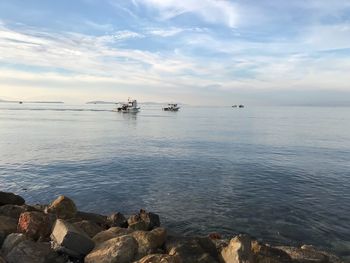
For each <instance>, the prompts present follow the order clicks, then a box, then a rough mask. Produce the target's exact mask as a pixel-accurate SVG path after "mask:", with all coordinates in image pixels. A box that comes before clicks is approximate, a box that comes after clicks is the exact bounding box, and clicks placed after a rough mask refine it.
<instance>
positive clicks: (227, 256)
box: [221, 235, 254, 263]
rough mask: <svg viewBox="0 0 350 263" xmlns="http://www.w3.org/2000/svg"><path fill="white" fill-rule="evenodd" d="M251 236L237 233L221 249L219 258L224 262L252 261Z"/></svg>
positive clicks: (242, 262)
mask: <svg viewBox="0 0 350 263" xmlns="http://www.w3.org/2000/svg"><path fill="white" fill-rule="evenodd" d="M251 242H252V240H251V238H250V237H249V236H248V235H238V236H236V237H234V238H232V239H231V240H230V243H229V244H228V246H227V247H224V248H223V249H222V250H221V259H222V261H223V262H225V263H253V260H254V259H253V253H252V246H251Z"/></svg>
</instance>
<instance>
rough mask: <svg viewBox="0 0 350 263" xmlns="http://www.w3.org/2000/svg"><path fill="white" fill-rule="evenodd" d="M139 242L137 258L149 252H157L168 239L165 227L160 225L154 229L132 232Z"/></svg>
mask: <svg viewBox="0 0 350 263" xmlns="http://www.w3.org/2000/svg"><path fill="white" fill-rule="evenodd" d="M130 235H131V236H132V237H133V238H135V240H136V241H137V244H138V251H137V253H138V255H137V258H142V257H144V256H145V255H147V254H151V253H156V252H157V249H159V248H161V247H162V246H163V245H164V243H165V240H166V237H167V234H166V230H165V228H162V227H159V228H155V229H153V230H152V231H149V232H147V231H135V232H133V233H131V234H130Z"/></svg>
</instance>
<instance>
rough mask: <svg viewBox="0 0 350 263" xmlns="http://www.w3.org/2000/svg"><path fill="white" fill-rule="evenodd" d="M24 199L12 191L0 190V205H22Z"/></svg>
mask: <svg viewBox="0 0 350 263" xmlns="http://www.w3.org/2000/svg"><path fill="white" fill-rule="evenodd" d="M24 203H25V200H24V199H23V198H22V197H21V196H19V195H15V194H13V193H7V192H1V191H0V206H2V205H24Z"/></svg>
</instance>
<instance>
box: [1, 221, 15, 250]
mask: <svg viewBox="0 0 350 263" xmlns="http://www.w3.org/2000/svg"><path fill="white" fill-rule="evenodd" d="M16 230H17V220H16V219H14V218H12V217H8V216H0V248H1V246H2V243H3V242H4V240H5V238H6V237H7V235H9V234H11V233H14V232H16Z"/></svg>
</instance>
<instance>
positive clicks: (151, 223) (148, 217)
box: [140, 209, 160, 230]
mask: <svg viewBox="0 0 350 263" xmlns="http://www.w3.org/2000/svg"><path fill="white" fill-rule="evenodd" d="M140 217H141V220H142V221H144V222H145V223H146V224H147V227H148V230H152V229H153V228H155V227H160V220H159V216H158V215H157V214H154V213H151V212H146V211H145V210H142V209H141V210H140Z"/></svg>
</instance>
